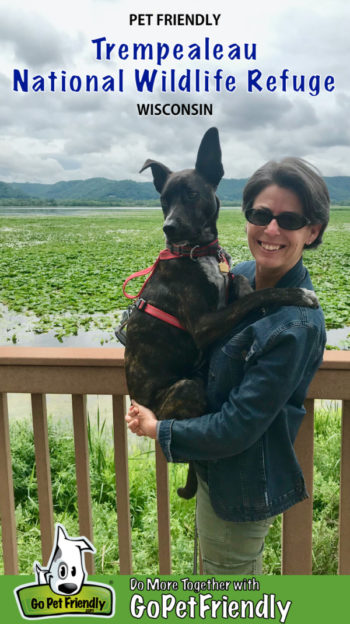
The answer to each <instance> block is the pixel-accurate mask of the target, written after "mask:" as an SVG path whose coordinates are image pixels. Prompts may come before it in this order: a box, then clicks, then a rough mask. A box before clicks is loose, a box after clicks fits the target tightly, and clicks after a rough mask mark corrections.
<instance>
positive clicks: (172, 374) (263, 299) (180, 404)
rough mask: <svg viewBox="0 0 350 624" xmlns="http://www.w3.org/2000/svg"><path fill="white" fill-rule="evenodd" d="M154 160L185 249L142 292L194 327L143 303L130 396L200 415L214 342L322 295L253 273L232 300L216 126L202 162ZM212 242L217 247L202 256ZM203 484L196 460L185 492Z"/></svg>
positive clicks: (170, 242)
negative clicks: (220, 236) (220, 225)
mask: <svg viewBox="0 0 350 624" xmlns="http://www.w3.org/2000/svg"><path fill="white" fill-rule="evenodd" d="M148 167H150V168H151V170H152V174H153V181H154V185H155V187H156V189H157V191H158V192H159V193H160V200H161V205H162V208H163V213H164V225H163V230H164V233H165V237H166V246H167V248H169V249H171V250H172V251H174V252H175V253H180V254H183V255H180V256H179V257H175V258H173V259H170V260H161V261H160V262H159V263H158V264H157V267H156V269H155V271H154V273H153V275H152V277H151V279H150V280H149V281H148V282H147V284H146V287H145V289H144V290H143V293H142V299H143V300H145V301H147V302H148V303H149V304H151V305H152V306H156V307H158V308H160V309H162V310H163V311H165V312H167V313H169V314H171V315H174V316H176V317H177V319H178V320H179V321H180V323H181V325H182V326H183V327H184V328H185V329H186V331H184V330H183V329H179V328H177V327H174V326H172V325H170V324H168V323H167V322H164V321H163V320H159V319H158V318H155V317H154V316H151V315H149V314H147V313H145V312H144V311H141V309H137V308H135V309H134V310H133V311H132V313H131V316H130V318H129V321H128V325H127V333H126V336H127V337H126V348H125V367H126V377H127V384H128V388H129V393H130V396H131V397H132V398H133V399H136V401H137V402H139V403H141V404H143V405H146V406H148V407H149V408H151V409H152V410H153V411H154V412H155V414H156V415H157V418H158V419H168V418H176V419H184V418H192V417H195V416H200V415H201V414H204V413H205V411H206V409H207V401H206V393H205V385H204V382H203V379H202V377H201V376H200V375H198V374H197V373H196V369H197V367H196V363H197V362H198V361H199V356H200V354H203V352H205V350H206V349H207V348H208V346H209V345H211V344H212V343H213V342H214V341H215V340H217V339H218V338H220V337H223V336H224V335H225V334H227V333H228V332H229V331H230V330H231V329H232V326H233V325H235V324H236V323H238V322H239V321H240V320H241V319H242V318H243V317H244V316H245V315H246V314H247V313H248V312H250V311H252V310H254V309H256V308H260V307H262V306H264V305H269V304H278V305H299V306H310V307H317V305H318V302H317V298H316V296H315V294H314V293H313V292H310V291H306V290H305V289H298V288H286V289H274V288H268V289H266V290H259V291H252V289H251V287H250V285H249V283H248V281H247V280H246V279H245V278H244V277H243V276H237V277H235V278H234V279H233V280H232V287H231V291H232V292H233V296H232V294H231V301H232V299H233V303H230V304H229V305H225V296H224V293H225V291H226V288H227V279H228V278H229V276H228V273H227V269H226V267H225V261H224V257H223V256H224V255H225V257H226V259H228V258H229V256H228V255H227V254H226V253H225V252H224V251H223V249H222V248H220V247H219V246H218V245H216V244H215V242H214V241H215V240H216V239H217V229H216V221H217V218H218V212H219V205H220V204H219V200H218V198H217V197H216V195H215V190H216V187H217V186H218V184H219V182H220V180H221V178H222V176H223V173H224V170H223V166H222V163H221V149H220V143H219V135H218V131H217V129H216V128H210V129H209V130H208V131H207V132H206V133H205V135H204V137H203V139H202V142H201V144H200V147H199V151H198V155H197V161H196V165H195V169H186V170H184V171H179V172H177V173H172V172H171V171H170V170H169V169H168V168H167V167H166V166H165V165H163V164H161V163H159V162H156V161H154V160H147V161H146V162H145V164H144V165H143V167H142V169H141V171H144V169H147V168H148ZM208 245H209V246H210V250H211V252H212V249H213V248H214V249H215V255H214V256H213V255H205V256H203V257H196V255H197V253H196V252H198V251H199V252H200V251H201V248H206V247H207V246H208ZM189 250H191V251H190V252H189ZM204 253H205V249H204ZM199 255H200V253H199ZM196 488H197V480H196V475H195V472H194V469H193V466H192V469H191V463H190V470H189V476H188V479H187V483H186V486H185V487H184V488H180V489H179V490H178V494H179V495H180V496H182V497H183V498H191V497H192V496H194V494H195V492H196Z"/></svg>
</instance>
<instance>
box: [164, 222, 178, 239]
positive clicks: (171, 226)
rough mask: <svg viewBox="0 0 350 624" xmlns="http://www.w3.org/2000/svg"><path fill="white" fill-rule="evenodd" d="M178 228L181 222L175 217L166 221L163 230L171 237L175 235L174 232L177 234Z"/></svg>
mask: <svg viewBox="0 0 350 624" xmlns="http://www.w3.org/2000/svg"><path fill="white" fill-rule="evenodd" d="M178 229H179V224H178V223H177V221H175V220H174V219H172V220H171V221H165V222H164V225H163V232H164V234H165V236H166V237H167V238H171V237H172V236H174V234H176V232H177V230H178Z"/></svg>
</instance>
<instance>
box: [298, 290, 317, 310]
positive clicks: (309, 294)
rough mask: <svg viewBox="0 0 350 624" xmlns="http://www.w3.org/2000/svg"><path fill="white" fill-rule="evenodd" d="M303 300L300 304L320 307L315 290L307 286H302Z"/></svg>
mask: <svg viewBox="0 0 350 624" xmlns="http://www.w3.org/2000/svg"><path fill="white" fill-rule="evenodd" d="M300 291H301V302H302V303H299V305H303V306H307V307H308V308H318V307H319V302H318V299H317V297H316V295H315V293H314V291H313V290H308V289H307V288H300Z"/></svg>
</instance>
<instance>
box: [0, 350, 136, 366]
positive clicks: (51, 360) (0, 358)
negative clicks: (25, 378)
mask: <svg viewBox="0 0 350 624" xmlns="http://www.w3.org/2000/svg"><path fill="white" fill-rule="evenodd" d="M4 365H11V366H16V365H18V366H23V365H29V366H111V367H120V368H123V367H124V348H121V347H111V348H102V347H93V348H91V347H78V348H77V347H19V346H11V347H0V366H4Z"/></svg>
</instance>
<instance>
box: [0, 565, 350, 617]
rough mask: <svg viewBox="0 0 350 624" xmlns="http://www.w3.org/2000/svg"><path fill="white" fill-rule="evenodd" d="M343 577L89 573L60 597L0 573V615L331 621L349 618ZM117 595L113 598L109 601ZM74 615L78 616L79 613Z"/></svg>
mask: <svg viewBox="0 0 350 624" xmlns="http://www.w3.org/2000/svg"><path fill="white" fill-rule="evenodd" d="M349 590H350V577H349V576H257V577H231V576H229V577H223V576H218V577H215V578H214V577H212V576H189V577H187V576H160V577H155V576H144V575H134V576H90V577H89V582H88V583H85V584H84V585H83V587H82V589H81V591H80V592H79V594H76V595H72V596H61V595H58V594H55V593H53V592H52V591H51V589H50V588H49V586H48V585H35V584H34V583H33V577H32V576H31V577H28V576H2V577H0V598H1V607H2V608H1V617H2V621H4V622H9V623H10V624H17V623H20V622H23V620H24V619H31V620H33V621H35V620H36V619H38V620H39V621H40V622H52V618H53V617H58V616H59V617H60V618H61V620H62V622H64V623H66V622H67V624H69V623H70V622H71V623H72V622H75V624H77V623H79V624H80V622H92V621H94V620H96V618H99V621H101V619H100V618H101V617H104V618H106V619H107V618H108V619H109V620H110V621H112V622H117V623H118V624H130V623H131V622H135V621H140V622H143V623H149V622H153V621H154V620H162V621H164V622H169V624H171V623H175V622H177V623H179V622H181V621H193V622H196V623H197V622H205V621H207V622H209V621H211V620H214V621H215V620H216V621H217V622H220V624H222V623H223V622H230V621H236V622H241V621H247V622H249V623H250V622H281V623H282V624H283V623H284V622H287V623H288V624H311V622H317V624H329V623H330V622H337V623H338V622H339V623H340V622H344V621H347V619H348V617H349V606H348V594H349ZM114 598H115V602H114ZM77 618H78V619H77Z"/></svg>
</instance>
